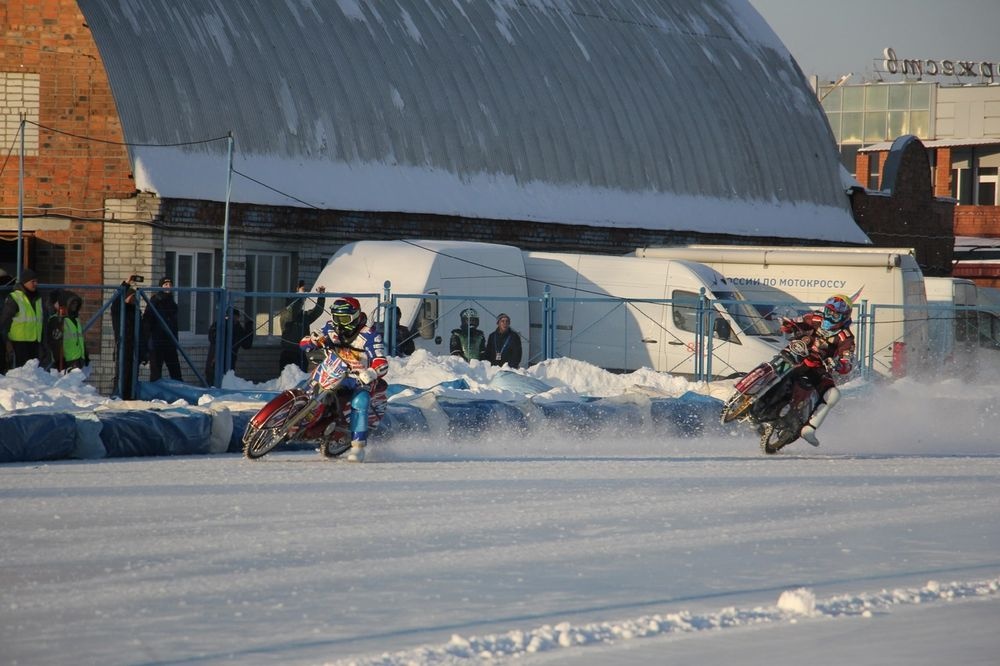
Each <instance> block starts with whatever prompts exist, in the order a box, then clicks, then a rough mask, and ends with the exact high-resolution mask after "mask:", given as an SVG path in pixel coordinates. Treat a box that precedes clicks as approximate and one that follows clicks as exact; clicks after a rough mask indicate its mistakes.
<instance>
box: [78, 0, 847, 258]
mask: <svg viewBox="0 0 1000 666" xmlns="http://www.w3.org/2000/svg"><path fill="white" fill-rule="evenodd" d="M79 5H80V8H81V10H82V11H83V14H84V16H85V18H86V20H87V24H88V25H89V26H90V28H91V31H92V34H93V36H94V39H95V41H96V43H97V46H98V49H99V50H100V53H101V56H102V59H103V61H104V64H105V67H106V69H107V72H108V76H109V80H110V82H111V86H112V90H113V92H114V95H115V100H116V103H117V106H118V109H119V113H120V115H121V118H122V124H123V128H124V132H125V137H126V140H127V141H128V142H130V143H133V144H137V143H141V144H155V145H163V144H178V143H183V142H187V141H192V140H199V139H207V138H212V137H222V136H225V135H226V134H227V133H228V132H230V131H232V133H233V136H234V138H235V157H234V167H235V169H236V170H237V171H238V172H239V173H238V174H237V175H236V177H234V179H233V183H232V186H233V189H232V195H231V199H232V200H233V201H239V202H246V203H259V204H267V205H290V206H299V205H307V206H315V207H318V208H324V209H337V210H372V211H396V212H413V213H431V214H447V215H461V216H468V217H480V218H491V219H519V220H538V221H545V222H557V223H572V224H582V225H591V226H602V227H604V226H610V227H639V228H645V229H664V230H684V231H699V232H707V233H732V234H747V235H755V236H775V237H788V238H810V239H822V240H828V241H833V242H867V237H866V236H865V235H864V233H863V232H862V231H861V230H860V229H859V228H858V227H857V225H856V224H855V223H854V221H853V219H852V217H851V213H850V209H849V205H848V199H847V197H846V196H845V194H844V188H843V184H842V182H841V175H840V168H839V162H838V159H837V154H836V151H835V147H834V143H833V139H832V137H831V135H830V132H829V128H828V126H827V124H826V120H825V117H824V115H823V112H822V110H821V108H820V106H819V104H818V102H817V100H816V98H815V95H814V94H813V92H812V90H811V89H810V87H809V85H808V83H807V81H806V80H805V78H804V77H803V75H802V73H801V71H800V70H799V68H798V66H797V65H796V64H795V62H794V60H793V59H792V57H791V55H790V54H789V53H788V51H787V49H786V48H785V47H784V46H783V45H782V44H781V42H780V40H779V39H778V38H777V37H776V36H775V34H774V32H773V31H772V30H771V29H770V28H769V27H768V26H767V24H766V23H765V22H764V21H763V19H762V18H761V17H760V15H759V14H757V12H756V11H755V10H754V9H753V8H752V7H751V6H750V5H749V3H748V2H747V0H675V1H672V2H669V3H649V2H645V1H643V0H603V1H602V2H600V3H593V2H589V1H587V2H585V1H584V0H521V1H520V2H513V1H509V0H504V1H497V2H451V3H447V2H443V3H425V2H402V3H392V4H389V3H359V2H351V1H348V0H341V1H340V2H336V3H330V2H327V3H315V2H308V1H307V0H288V1H287V2H281V3H241V4H239V5H230V4H226V3H204V2H202V1H200V0H80V2H79ZM137 43H141V44H142V45H143V48H141V49H136V48H135V44H137ZM131 155H132V159H133V162H134V168H135V172H134V173H135V178H136V184H137V186H138V187H139V189H142V190H147V191H152V192H156V193H158V194H159V195H160V196H163V197H174V198H198V199H210V200H216V201H221V200H223V199H224V198H225V192H226V175H227V170H226V164H227V162H226V155H227V145H226V142H225V141H222V140H220V141H214V142H210V143H204V144H198V145H193V146H177V145H175V146H173V147H170V148H159V147H133V149H132V151H131ZM244 174H245V175H246V176H248V178H244V177H243V175H244ZM251 179H253V180H251ZM254 180H256V181H259V182H260V183H263V184H264V185H266V187H265V186H262V185H260V184H258V183H255V182H253V181H254Z"/></svg>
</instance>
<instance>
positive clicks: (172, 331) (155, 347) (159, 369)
mask: <svg viewBox="0 0 1000 666" xmlns="http://www.w3.org/2000/svg"><path fill="white" fill-rule="evenodd" d="M173 286H174V281H173V280H171V279H170V278H169V277H164V278H160V287H162V289H161V290H160V291H158V292H156V293H155V294H153V295H152V296H151V297H150V298H149V307H147V308H146V311H145V312H143V313H142V327H143V330H145V331H147V332H148V333H147V334H148V338H147V340H148V342H149V345H148V352H149V381H151V382H155V381H156V380H157V379H159V378H160V377H162V376H163V364H164V363H166V365H167V372H169V373H170V378H171V379H176V380H178V381H181V380H182V379H183V377H182V376H181V362H180V359H179V358H178V357H177V342H176V340H177V331H178V327H177V301H175V300H174V296H173V294H172V293H170V290H171V289H173ZM157 315H159V316H157ZM161 319H162V320H163V321H162V322H161V321H160V320H161ZM164 324H166V325H164Z"/></svg>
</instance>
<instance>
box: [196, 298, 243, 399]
mask: <svg viewBox="0 0 1000 666" xmlns="http://www.w3.org/2000/svg"><path fill="white" fill-rule="evenodd" d="M230 321H232V327H233V346H232V359H231V363H230V367H229V369H230V370H234V371H235V370H236V357H237V356H238V355H239V353H240V349H250V347H251V346H252V345H253V334H254V327H253V326H252V325H251V324H250V322H248V321H246V320H245V319H243V313H241V312H240V311H239V310H237V309H236V308H233V317H232V320H230V318H229V313H228V312H227V313H226V319H225V326H223V328H222V332H221V335H222V337H223V339H225V337H226V335H228V334H227V332H226V328H227V327H228V326H229V323H230ZM216 323H217V322H212V325H211V326H209V327H208V357H207V358H206V359H205V381H207V382H208V383H209V385H210V386H214V385H215V350H216V347H215V341H216V335H217V330H218V329H217V327H216ZM223 363H225V359H223Z"/></svg>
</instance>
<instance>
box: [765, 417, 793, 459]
mask: <svg viewBox="0 0 1000 666" xmlns="http://www.w3.org/2000/svg"><path fill="white" fill-rule="evenodd" d="M798 437H799V434H798V433H797V432H792V431H790V430H787V429H785V428H783V427H781V425H780V424H779V425H775V424H774V423H765V424H764V425H762V426H761V427H760V448H761V451H763V452H764V453H766V454H768V455H774V454H775V453H777V452H778V451H780V450H781V449H782V448H784V447H785V446H787V445H789V444H791V443H792V442H794V441H795V440H796V439H798Z"/></svg>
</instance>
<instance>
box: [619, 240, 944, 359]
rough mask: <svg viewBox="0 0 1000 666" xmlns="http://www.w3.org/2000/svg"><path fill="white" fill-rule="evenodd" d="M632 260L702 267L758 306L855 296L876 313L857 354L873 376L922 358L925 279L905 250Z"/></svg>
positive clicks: (725, 250) (702, 251)
mask: <svg viewBox="0 0 1000 666" xmlns="http://www.w3.org/2000/svg"><path fill="white" fill-rule="evenodd" d="M633 254H634V255H635V256H638V257H642V258H646V259H657V260H663V259H686V260H688V261H697V262H700V263H703V264H705V265H707V266H709V267H711V268H714V269H715V270H717V271H718V272H720V273H721V274H722V275H723V276H724V277H725V279H726V280H727V281H728V282H729V283H730V284H732V285H733V286H734V287H736V288H738V289H739V290H740V291H741V292H742V293H743V295H744V296H745V297H746V298H748V299H749V300H750V301H751V302H754V303H757V304H761V305H763V304H776V305H777V304H781V303H793V304H798V305H800V306H801V305H802V304H806V305H808V306H810V307H818V306H819V305H821V304H822V303H823V302H824V301H826V299H827V298H829V297H830V296H833V295H834V294H845V295H847V296H852V295H853V294H855V293H856V292H858V291H860V295H859V297H858V301H859V302H860V301H867V303H868V304H869V306H871V305H875V306H876V307H875V320H874V322H873V331H874V336H873V337H871V338H870V339H867V340H859V348H860V349H862V350H865V351H868V350H874V355H873V356H872V364H873V367H872V369H873V370H875V371H877V372H879V373H880V374H883V375H888V376H894V377H898V376H901V375H904V374H906V370H907V363H908V359H913V360H921V359H924V358H926V356H927V354H928V352H929V349H928V331H927V325H928V320H927V300H926V296H925V292H924V277H923V273H922V272H921V270H920V267H919V265H917V261H916V259H915V258H914V256H913V250H911V249H909V248H868V247H863V248H862V247H859V248H854V247H836V248H833V247H825V248H824V247H762V246H743V245H683V246H670V247H645V248H640V249H638V250H636V251H635V252H634V253H633Z"/></svg>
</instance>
